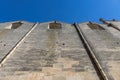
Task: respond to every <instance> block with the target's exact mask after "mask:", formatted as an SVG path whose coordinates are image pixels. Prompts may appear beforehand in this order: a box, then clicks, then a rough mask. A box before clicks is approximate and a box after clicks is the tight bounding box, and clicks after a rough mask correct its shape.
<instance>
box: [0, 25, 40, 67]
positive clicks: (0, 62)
mask: <svg viewBox="0 0 120 80" xmlns="http://www.w3.org/2000/svg"><path fill="white" fill-rule="evenodd" d="M37 25H38V23H35V24H34V25H33V27H32V28H31V29H30V30H29V31H28V32H27V33H26V34H25V35H24V36H23V37H22V38H21V40H19V41H18V42H17V44H16V45H15V46H14V47H13V48H12V49H11V50H10V51H9V52H8V53H7V54H6V55H5V56H4V57H3V58H2V60H1V61H0V67H2V65H3V64H4V63H5V61H6V60H7V59H8V58H9V57H10V55H11V54H12V53H13V52H14V51H15V50H16V48H17V47H18V46H19V45H20V44H21V43H22V42H23V41H24V40H25V38H26V37H27V36H28V35H29V34H30V33H31V32H32V31H33V30H34V29H35V28H36V27H37Z"/></svg>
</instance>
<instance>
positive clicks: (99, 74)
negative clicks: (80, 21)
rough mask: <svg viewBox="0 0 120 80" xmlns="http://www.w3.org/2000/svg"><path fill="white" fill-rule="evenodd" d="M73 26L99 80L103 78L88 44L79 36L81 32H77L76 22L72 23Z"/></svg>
mask: <svg viewBox="0 0 120 80" xmlns="http://www.w3.org/2000/svg"><path fill="white" fill-rule="evenodd" d="M73 26H74V27H75V29H76V31H77V33H78V35H79V37H80V40H81V41H82V44H83V46H84V48H85V50H86V52H87V54H88V56H89V58H90V60H91V62H92V64H93V66H94V68H95V70H96V73H97V75H98V77H99V79H100V80H105V79H104V77H103V75H102V74H101V73H100V70H99V68H98V67H97V64H96V61H94V58H93V57H92V55H91V52H90V50H89V48H88V46H87V45H86V43H85V41H84V39H83V38H82V36H81V34H80V32H79V30H78V28H77V26H76V24H73Z"/></svg>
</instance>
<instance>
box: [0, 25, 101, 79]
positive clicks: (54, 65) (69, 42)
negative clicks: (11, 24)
mask: <svg viewBox="0 0 120 80" xmlns="http://www.w3.org/2000/svg"><path fill="white" fill-rule="evenodd" d="M48 24H49V23H41V24H40V25H38V26H37V27H36V28H35V29H34V30H33V31H32V32H31V33H30V34H29V35H28V36H27V37H26V39H25V40H24V41H23V42H22V43H21V45H20V46H19V47H18V48H17V49H16V50H15V51H14V52H13V53H12V55H11V56H10V57H9V58H8V59H7V61H6V62H5V63H4V64H3V66H2V67H1V68H0V79H1V80H88V79H89V80H99V78H98V75H97V73H96V71H95V69H94V67H93V64H92V63H91V61H90V59H89V57H88V54H87V52H86V50H85V48H84V47H83V44H82V42H81V40H80V38H79V36H78V34H77V32H76V29H75V28H74V26H71V25H70V24H65V23H61V24H62V29H57V30H56V29H48Z"/></svg>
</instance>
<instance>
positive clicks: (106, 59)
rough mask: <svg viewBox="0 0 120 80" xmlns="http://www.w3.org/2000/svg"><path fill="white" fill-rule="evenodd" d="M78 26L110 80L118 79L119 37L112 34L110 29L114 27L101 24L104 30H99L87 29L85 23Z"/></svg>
mask: <svg viewBox="0 0 120 80" xmlns="http://www.w3.org/2000/svg"><path fill="white" fill-rule="evenodd" d="M79 26H80V28H81V30H82V32H83V34H84V35H85V37H86V39H87V41H88V42H89V44H90V45H91V47H92V49H93V51H94V52H95V55H96V57H97V59H98V61H99V63H100V64H101V66H102V67H103V70H104V71H105V73H106V75H107V76H108V78H109V79H110V80H119V79H120V74H119V72H120V38H118V37H117V36H115V35H113V34H114V33H113V32H112V31H113V30H114V28H111V27H105V26H103V27H105V28H106V30H101V31H100V30H92V29H89V27H88V26H87V25H86V24H83V25H81V24H79ZM111 29H113V30H111ZM114 31H116V30H114ZM116 32H117V31H116ZM115 34H116V33H115ZM117 34H119V35H120V33H119V32H117Z"/></svg>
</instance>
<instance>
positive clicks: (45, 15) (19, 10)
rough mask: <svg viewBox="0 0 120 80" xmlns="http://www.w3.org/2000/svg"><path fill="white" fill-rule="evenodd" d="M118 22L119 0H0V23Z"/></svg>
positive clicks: (119, 18)
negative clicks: (57, 21)
mask: <svg viewBox="0 0 120 80" xmlns="http://www.w3.org/2000/svg"><path fill="white" fill-rule="evenodd" d="M101 17H102V18H105V19H113V18H115V19H118V20H120V0H0V22H4V21H14V20H27V21H32V22H36V21H39V22H44V21H52V20H59V21H63V22H68V23H73V22H84V21H95V22H98V20H99V18H101Z"/></svg>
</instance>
